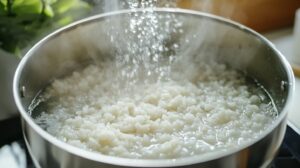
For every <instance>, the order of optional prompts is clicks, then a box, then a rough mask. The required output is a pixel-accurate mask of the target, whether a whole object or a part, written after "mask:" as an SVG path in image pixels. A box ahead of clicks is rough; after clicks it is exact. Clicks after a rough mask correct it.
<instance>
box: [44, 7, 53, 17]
mask: <svg viewBox="0 0 300 168" xmlns="http://www.w3.org/2000/svg"><path fill="white" fill-rule="evenodd" d="M44 14H45V15H46V16H48V17H53V16H54V11H53V9H52V8H51V6H50V5H47V4H46V6H45V10H44Z"/></svg>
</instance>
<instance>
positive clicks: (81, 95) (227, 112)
mask: <svg viewBox="0 0 300 168" xmlns="http://www.w3.org/2000/svg"><path fill="white" fill-rule="evenodd" d="M198 66H199V72H198V73H197V75H196V76H195V77H194V78H193V80H184V79H182V80H171V79H170V80H162V81H159V82H152V83H150V82H149V83H146V84H145V83H144V84H141V85H136V86H134V89H133V90H131V91H130V92H125V91H124V92H122V89H120V86H122V85H120V82H119V83H118V82H116V81H117V80H115V77H114V76H110V75H109V73H107V72H109V71H113V68H114V67H113V66H111V67H109V66H108V67H105V68H101V67H99V66H95V65H90V66H88V67H86V68H85V69H83V70H81V71H77V72H74V73H73V74H72V75H70V76H67V77H65V78H63V79H57V80H55V81H54V82H53V83H51V85H50V86H49V87H48V88H47V89H46V90H45V92H43V93H42V95H41V96H40V99H41V100H43V101H45V102H44V104H46V105H44V106H45V107H46V110H45V111H43V112H42V113H41V114H40V115H39V116H38V117H37V118H35V120H36V122H37V123H38V124H40V125H41V126H42V127H43V128H45V129H46V131H48V132H49V133H50V134H52V135H53V136H55V137H57V138H58V139H60V140H62V141H64V142H67V143H69V144H71V145H74V146H77V147H80V148H83V149H86V150H90V151H96V152H100V153H102V154H105V155H111V156H119V157H125V158H144V159H163V158H164V159H165V158H179V157H187V156H192V155H199V154H205V153H208V152H212V151H217V150H227V149H231V148H236V147H238V146H239V145H242V144H244V143H247V142H249V141H252V140H253V139H255V138H257V137H258V136H259V135H260V134H261V133H262V132H263V131H264V130H265V129H266V128H267V127H268V126H269V125H270V124H271V122H272V121H273V120H274V118H275V116H276V113H275V110H274V108H273V106H272V104H271V103H270V102H268V101H265V100H266V99H267V98H266V96H265V94H262V93H263V91H262V89H261V88H260V87H259V86H257V85H254V84H252V85H251V84H248V83H247V82H246V78H245V76H244V75H242V74H241V73H238V72H237V71H235V70H232V69H229V68H227V67H226V66H225V65H223V64H218V63H214V64H210V65H208V64H200V65H198ZM200 70H201V71H200ZM121 88H122V87H121ZM120 90H121V91H120ZM124 90H125V89H124Z"/></svg>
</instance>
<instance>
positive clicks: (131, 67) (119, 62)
mask: <svg viewBox="0 0 300 168" xmlns="http://www.w3.org/2000/svg"><path fill="white" fill-rule="evenodd" d="M105 2H106V4H105V9H106V10H110V11H112V10H118V9H124V8H127V9H131V10H132V11H133V13H131V14H129V15H130V16H129V17H126V18H128V21H127V20H126V21H125V22H128V23H127V24H126V23H125V26H124V20H122V19H121V20H116V21H110V20H108V23H107V24H109V25H110V28H109V29H110V30H108V35H109V37H110V42H111V43H112V44H113V45H114V46H115V47H116V53H115V57H116V59H115V63H116V68H117V69H118V70H119V71H120V73H119V75H118V77H120V78H122V79H126V80H125V81H126V83H129V84H130V85H131V84H136V83H138V82H141V81H143V82H145V81H147V82H149V80H150V81H157V80H163V79H164V80H167V79H168V78H169V76H170V72H171V64H172V62H174V60H175V51H176V49H177V48H178V47H179V45H178V44H177V43H173V42H170V40H171V37H172V35H173V34H178V33H180V31H182V29H181V28H180V27H181V26H182V25H181V24H182V23H180V22H179V21H178V20H177V19H176V18H175V16H174V15H173V14H171V13H170V14H164V15H161V14H158V13H157V12H154V11H153V10H154V8H155V7H158V6H159V7H161V6H167V7H170V6H171V7H174V6H175V5H176V1H171V2H169V1H160V2H158V0H128V1H118V0H112V1H111V0H107V1H105ZM162 2H163V3H162ZM137 9H144V11H143V12H136V11H137ZM119 22H122V23H119Z"/></svg>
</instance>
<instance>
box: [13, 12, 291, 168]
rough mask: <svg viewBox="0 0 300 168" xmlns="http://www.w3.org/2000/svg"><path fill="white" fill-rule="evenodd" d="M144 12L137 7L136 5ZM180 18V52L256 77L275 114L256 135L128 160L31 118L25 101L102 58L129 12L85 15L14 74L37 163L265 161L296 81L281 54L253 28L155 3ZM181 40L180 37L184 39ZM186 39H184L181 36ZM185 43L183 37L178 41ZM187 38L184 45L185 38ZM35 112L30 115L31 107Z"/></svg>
mask: <svg viewBox="0 0 300 168" xmlns="http://www.w3.org/2000/svg"><path fill="white" fill-rule="evenodd" d="M135 12H136V13H141V10H137V11H135ZM154 12H155V13H157V14H159V15H166V14H170V13H172V15H173V16H175V17H176V19H178V20H180V21H182V23H183V26H182V29H183V30H184V31H183V33H178V34H174V35H172V39H171V41H176V42H178V43H181V42H182V46H184V47H185V48H186V50H185V51H184V53H185V54H194V55H198V53H199V52H201V53H205V52H207V53H210V54H208V55H209V56H212V55H215V56H216V59H218V60H221V61H223V62H225V63H227V64H228V65H229V66H231V67H233V68H236V69H238V70H241V71H244V72H246V74H247V75H248V76H250V77H253V78H255V79H256V80H257V81H259V83H260V84H262V85H263V86H264V87H265V89H266V90H267V91H268V93H269V94H270V96H271V97H272V98H273V99H274V103H275V104H276V108H277V109H278V111H279V115H278V117H277V119H276V120H275V121H274V122H273V124H272V125H270V127H269V129H267V130H265V131H264V132H263V133H262V135H261V136H260V137H258V138H257V140H255V141H253V142H251V143H248V144H245V145H244V146H240V147H237V148H235V149H229V150H227V151H221V152H217V153H211V154H207V155H201V156H193V157H187V158H180V159H162V160H143V159H125V158H118V157H111V156H105V155H101V154H99V153H94V152H89V151H85V150H82V149H79V148H76V147H73V146H71V145H68V144H66V143H64V142H61V141H59V140H57V139H56V138H55V137H53V136H51V135H50V134H48V133H47V132H46V131H44V130H43V129H42V128H41V127H39V126H38V125H37V124H35V123H34V121H33V119H32V116H31V115H30V114H29V113H28V112H27V111H28V108H30V107H29V105H30V103H31V102H32V100H33V99H34V98H35V96H36V95H37V94H38V93H39V91H40V90H41V89H43V88H44V87H45V86H47V84H49V82H50V81H51V80H53V79H54V78H57V77H61V76H64V75H66V74H69V73H70V72H71V71H72V70H74V69H76V68H78V67H84V66H86V65H87V64H89V63H91V62H92V61H93V59H92V58H93V56H95V55H98V56H99V57H98V59H97V61H101V59H99V58H102V57H103V58H105V57H113V52H112V51H114V49H115V48H114V46H113V44H111V43H110V40H109V37H108V36H107V29H108V23H109V22H108V21H112V20H117V21H121V23H120V25H119V26H120V28H123V27H124V26H126V23H127V22H128V17H130V15H131V14H132V13H133V11H119V12H114V13H109V14H101V15H97V16H94V17H90V18H87V19H84V20H81V21H79V22H76V23H74V24H71V25H69V26H67V27H64V28H62V29H60V30H58V31H56V32H54V33H52V34H50V35H49V36H47V37H45V38H44V39H43V40H41V41H40V42H39V43H37V44H36V45H35V46H34V47H33V48H32V49H31V50H30V51H29V52H28V53H27V54H26V55H25V56H24V58H23V59H22V61H21V63H20V64H19V66H18V69H17V71H16V73H15V77H14V86H13V90H14V98H15V101H16V104H17V107H18V109H19V111H20V113H21V115H22V126H23V134H24V138H25V141H26V145H27V147H28V149H29V152H30V154H31V156H32V158H33V160H34V163H35V164H36V166H37V167H44V168H46V167H51V168H53V167H64V168H65V167H66V168H67V167H70V168H79V167H179V166H182V167H197V168H201V167H203V168H208V167H226V168H228V167H233V168H234V167H266V166H268V165H269V164H270V162H271V161H272V159H273V158H274V156H275V155H276V152H277V150H278V148H279V146H280V144H281V142H282V139H283V136H284V133H285V128H286V116H287V113H288V106H289V104H290V102H291V97H292V93H293V88H294V78H293V73H292V71H291V68H290V66H289V64H288V62H287V61H286V59H285V58H284V57H283V56H282V55H281V53H280V52H279V51H278V50H277V49H276V48H275V47H274V46H273V44H271V43H270V42H269V41H268V40H266V39H265V38H264V37H262V36H261V35H259V34H258V33H256V32H254V31H252V30H250V29H248V28H246V27H244V26H243V25H240V24H238V23H235V22H232V21H230V20H227V19H224V18H220V17H217V16H213V15H209V14H205V13H199V12H195V11H188V10H180V9H155V10H154ZM182 39H185V40H182ZM186 39H189V40H186ZM183 43H184V44H183ZM186 44H187V45H186ZM33 115H34V114H33Z"/></svg>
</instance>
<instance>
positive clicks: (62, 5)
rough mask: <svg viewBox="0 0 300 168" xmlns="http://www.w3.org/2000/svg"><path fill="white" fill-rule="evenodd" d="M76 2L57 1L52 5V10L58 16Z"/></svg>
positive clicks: (73, 0)
mask: <svg viewBox="0 0 300 168" xmlns="http://www.w3.org/2000/svg"><path fill="white" fill-rule="evenodd" d="M76 2H77V0H59V1H57V2H56V3H54V4H53V10H54V11H55V12H57V13H59V14H62V13H64V12H66V11H67V10H68V9H69V8H71V7H72V5H74V4H75V3H76Z"/></svg>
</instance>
